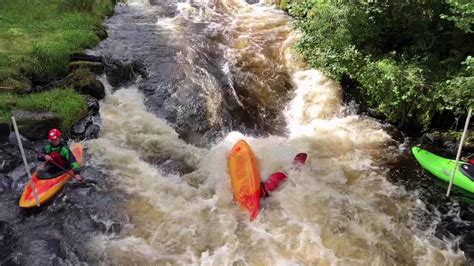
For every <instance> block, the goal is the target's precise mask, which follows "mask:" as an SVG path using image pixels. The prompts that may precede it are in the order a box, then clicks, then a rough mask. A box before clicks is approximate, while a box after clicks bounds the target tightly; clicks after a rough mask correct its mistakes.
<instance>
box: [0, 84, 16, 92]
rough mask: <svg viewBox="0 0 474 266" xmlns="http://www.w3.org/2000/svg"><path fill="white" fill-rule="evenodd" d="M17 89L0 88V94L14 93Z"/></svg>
mask: <svg viewBox="0 0 474 266" xmlns="http://www.w3.org/2000/svg"><path fill="white" fill-rule="evenodd" d="M16 90H17V89H15V88H13V87H9V86H0V93H16V92H17V91H16Z"/></svg>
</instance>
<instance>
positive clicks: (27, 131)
mask: <svg viewBox="0 0 474 266" xmlns="http://www.w3.org/2000/svg"><path fill="white" fill-rule="evenodd" d="M12 115H13V116H14V117H15V119H16V122H17V124H18V129H19V131H20V133H21V134H22V135H24V136H25V137H27V138H30V139H41V138H44V137H46V136H47V135H48V131H49V130H50V129H51V128H59V127H60V125H61V119H60V117H59V116H58V115H57V114H55V113H53V112H48V111H44V112H40V111H35V112H32V111H25V110H20V109H14V110H13V111H12Z"/></svg>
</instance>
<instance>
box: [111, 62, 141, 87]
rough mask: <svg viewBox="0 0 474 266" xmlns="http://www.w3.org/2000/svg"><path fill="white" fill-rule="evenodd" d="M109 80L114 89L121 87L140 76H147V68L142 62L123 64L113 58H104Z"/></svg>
mask: <svg viewBox="0 0 474 266" xmlns="http://www.w3.org/2000/svg"><path fill="white" fill-rule="evenodd" d="M104 65H105V73H106V74H107V80H108V81H109V83H110V85H112V86H113V87H119V86H121V85H124V84H127V83H128V82H132V81H134V80H135V79H136V78H137V76H138V75H141V76H142V77H146V76H147V72H146V68H145V65H144V64H143V62H141V61H137V60H134V61H127V62H122V61H120V60H117V59H113V58H104Z"/></svg>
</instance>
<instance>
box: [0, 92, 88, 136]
mask: <svg viewBox="0 0 474 266" xmlns="http://www.w3.org/2000/svg"><path fill="white" fill-rule="evenodd" d="M13 108H18V109H22V110H28V111H51V112H54V113H57V114H58V115H59V117H60V118H61V121H62V125H61V129H62V130H64V131H68V129H69V128H70V127H71V126H72V124H73V123H74V122H76V120H77V118H78V117H82V116H84V114H85V113H86V112H87V105H86V101H85V99H84V97H83V96H82V95H79V94H78V93H77V92H75V91H74V90H72V89H55V90H50V91H45V92H40V93H35V94H26V95H16V94H0V120H4V121H9V120H10V117H11V109H13Z"/></svg>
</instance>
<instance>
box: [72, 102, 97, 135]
mask: <svg viewBox="0 0 474 266" xmlns="http://www.w3.org/2000/svg"><path fill="white" fill-rule="evenodd" d="M86 101H87V109H88V111H89V113H88V114H87V116H85V117H84V118H82V119H81V120H79V121H78V122H77V123H75V124H74V125H73V126H72V128H71V137H72V138H74V139H81V140H82V139H95V138H97V137H99V132H100V125H101V122H102V121H101V119H100V114H99V101H97V100H96V99H94V98H92V97H86Z"/></svg>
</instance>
